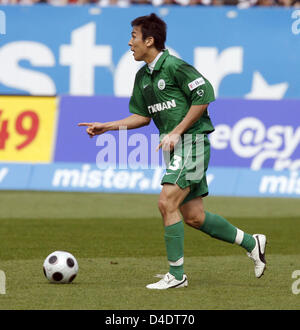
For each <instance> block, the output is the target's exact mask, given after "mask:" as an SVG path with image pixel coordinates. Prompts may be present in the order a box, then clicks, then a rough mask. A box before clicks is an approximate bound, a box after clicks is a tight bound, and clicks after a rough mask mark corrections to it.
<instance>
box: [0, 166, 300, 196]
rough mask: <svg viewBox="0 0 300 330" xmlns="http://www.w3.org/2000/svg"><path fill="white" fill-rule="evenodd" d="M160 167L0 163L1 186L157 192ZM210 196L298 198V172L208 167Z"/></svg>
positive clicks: (299, 185) (26, 188) (55, 189)
mask: <svg viewBox="0 0 300 330" xmlns="http://www.w3.org/2000/svg"><path fill="white" fill-rule="evenodd" d="M163 173H164V170H163V169H162V168H156V169H135V170H134V169H130V168H127V169H115V168H106V169H102V170H101V169H99V168H98V167H97V166H96V165H95V164H88V163H54V164H27V165H26V164H10V163H7V164H0V189H14V190H39V191H43V190H46V191H74V192H75V191H82V192H109V193H143V194H158V193H159V192H160V190H161V185H160V181H161V177H162V175H163ZM207 182H208V187H209V193H210V195H213V196H250V197H300V173H299V171H287V170H285V171H274V170H272V169H263V170H259V171H253V170H250V169H246V168H232V167H210V168H209V170H208V172H207Z"/></svg>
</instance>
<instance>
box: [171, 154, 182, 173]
mask: <svg viewBox="0 0 300 330" xmlns="http://www.w3.org/2000/svg"><path fill="white" fill-rule="evenodd" d="M180 162H181V157H180V156H177V155H174V158H173V164H172V165H171V166H169V169H170V170H173V171H176V170H178V169H179V166H180Z"/></svg>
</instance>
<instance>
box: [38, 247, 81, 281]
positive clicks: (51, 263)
mask: <svg viewBox="0 0 300 330" xmlns="http://www.w3.org/2000/svg"><path fill="white" fill-rule="evenodd" d="M78 268H79V267H78V262H77V260H76V259H75V257H74V256H73V255H72V254H71V253H69V252H66V251H55V252H52V253H51V254H49V255H48V257H47V258H46V259H45V261H44V264H43V270H44V274H45V276H46V278H47V279H48V280H49V281H50V282H51V283H71V282H72V281H73V280H74V278H75V277H76V275H77V273H78Z"/></svg>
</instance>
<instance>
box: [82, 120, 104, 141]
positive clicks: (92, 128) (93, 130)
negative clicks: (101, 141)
mask: <svg viewBox="0 0 300 330" xmlns="http://www.w3.org/2000/svg"><path fill="white" fill-rule="evenodd" d="M78 126H86V127H87V129H86V132H87V134H88V135H89V136H90V137H91V138H92V137H93V136H94V135H100V134H103V133H105V132H106V131H107V129H106V126H105V124H104V123H97V122H95V123H79V124H78Z"/></svg>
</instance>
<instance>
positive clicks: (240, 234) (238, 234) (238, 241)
mask: <svg viewBox="0 0 300 330" xmlns="http://www.w3.org/2000/svg"><path fill="white" fill-rule="evenodd" d="M243 238H244V232H243V231H242V230H240V229H238V228H237V229H236V237H235V243H236V244H238V245H241V244H242V242H243Z"/></svg>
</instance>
